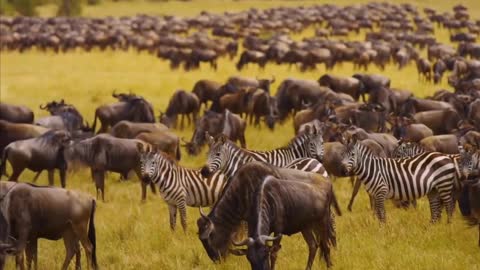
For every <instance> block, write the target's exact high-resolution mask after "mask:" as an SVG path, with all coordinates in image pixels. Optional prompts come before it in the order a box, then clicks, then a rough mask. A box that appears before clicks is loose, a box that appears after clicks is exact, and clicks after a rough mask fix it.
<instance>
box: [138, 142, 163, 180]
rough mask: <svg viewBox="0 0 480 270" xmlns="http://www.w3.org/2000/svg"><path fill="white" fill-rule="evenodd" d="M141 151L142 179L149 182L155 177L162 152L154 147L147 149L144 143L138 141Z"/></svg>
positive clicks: (139, 150)
mask: <svg viewBox="0 0 480 270" xmlns="http://www.w3.org/2000/svg"><path fill="white" fill-rule="evenodd" d="M137 150H138V152H139V164H140V175H141V177H142V181H143V182H144V183H146V184H149V183H150V182H151V181H152V179H154V178H155V172H156V171H157V170H158V167H159V163H160V159H161V154H160V153H159V152H155V151H153V150H152V149H146V148H145V146H144V145H143V144H142V143H137Z"/></svg>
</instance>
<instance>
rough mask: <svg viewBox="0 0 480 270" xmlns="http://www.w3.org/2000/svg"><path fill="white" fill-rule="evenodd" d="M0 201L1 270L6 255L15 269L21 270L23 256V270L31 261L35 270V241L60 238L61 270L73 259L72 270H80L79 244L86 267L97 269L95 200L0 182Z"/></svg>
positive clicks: (45, 188) (80, 194)
mask: <svg viewBox="0 0 480 270" xmlns="http://www.w3.org/2000/svg"><path fill="white" fill-rule="evenodd" d="M0 198H1V199H0V209H1V211H0V268H1V269H3V267H4V262H5V255H6V254H8V255H15V256H16V257H17V267H20V268H21V269H24V265H23V252H26V257H27V268H28V269H30V268H31V264H32V261H33V263H34V267H35V269H37V254H38V253H37V246H38V245H37V242H38V239H39V238H45V239H48V240H59V239H61V238H63V240H64V244H65V250H66V256H65V260H64V262H63V265H62V269H65V270H66V269H67V268H68V265H69V264H70V261H71V259H72V258H73V256H74V255H76V263H75V267H76V269H80V246H79V242H80V243H81V244H82V246H83V248H84V250H85V253H86V256H87V263H88V267H89V268H90V267H92V268H93V269H97V268H98V266H97V256H96V235H95V208H96V202H95V199H93V198H91V197H90V196H88V195H86V194H83V193H79V192H75V191H72V190H65V189H60V188H55V187H37V186H33V185H31V184H25V183H12V182H0ZM12 239H14V240H12ZM19 264H20V265H19Z"/></svg>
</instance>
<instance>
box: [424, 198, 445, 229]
mask: <svg viewBox="0 0 480 270" xmlns="http://www.w3.org/2000/svg"><path fill="white" fill-rule="evenodd" d="M427 197H428V202H429V203H430V214H431V220H430V223H432V224H433V223H436V222H437V221H439V220H440V217H441V216H442V202H441V201H440V198H439V197H438V194H437V193H433V194H432V193H430V194H428V195H427Z"/></svg>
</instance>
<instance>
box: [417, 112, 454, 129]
mask: <svg viewBox="0 0 480 270" xmlns="http://www.w3.org/2000/svg"><path fill="white" fill-rule="evenodd" d="M413 119H414V120H415V122H416V123H421V124H424V125H426V126H427V127H429V128H430V129H432V131H433V134H435V135H441V134H449V133H451V132H452V130H454V129H456V128H457V125H458V122H459V121H460V120H461V118H460V116H459V115H458V113H457V111H455V110H452V109H447V110H433V111H425V112H419V113H416V114H415V115H414V116H413Z"/></svg>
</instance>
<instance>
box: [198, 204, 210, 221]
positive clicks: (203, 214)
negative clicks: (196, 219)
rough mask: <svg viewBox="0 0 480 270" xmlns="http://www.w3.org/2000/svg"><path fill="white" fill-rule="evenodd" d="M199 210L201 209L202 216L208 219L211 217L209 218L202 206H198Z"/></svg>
mask: <svg viewBox="0 0 480 270" xmlns="http://www.w3.org/2000/svg"><path fill="white" fill-rule="evenodd" d="M198 210H200V216H202V217H203V218H206V219H208V220H210V218H209V217H208V216H207V215H205V213H204V212H203V209H202V207H201V206H200V207H198Z"/></svg>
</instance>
